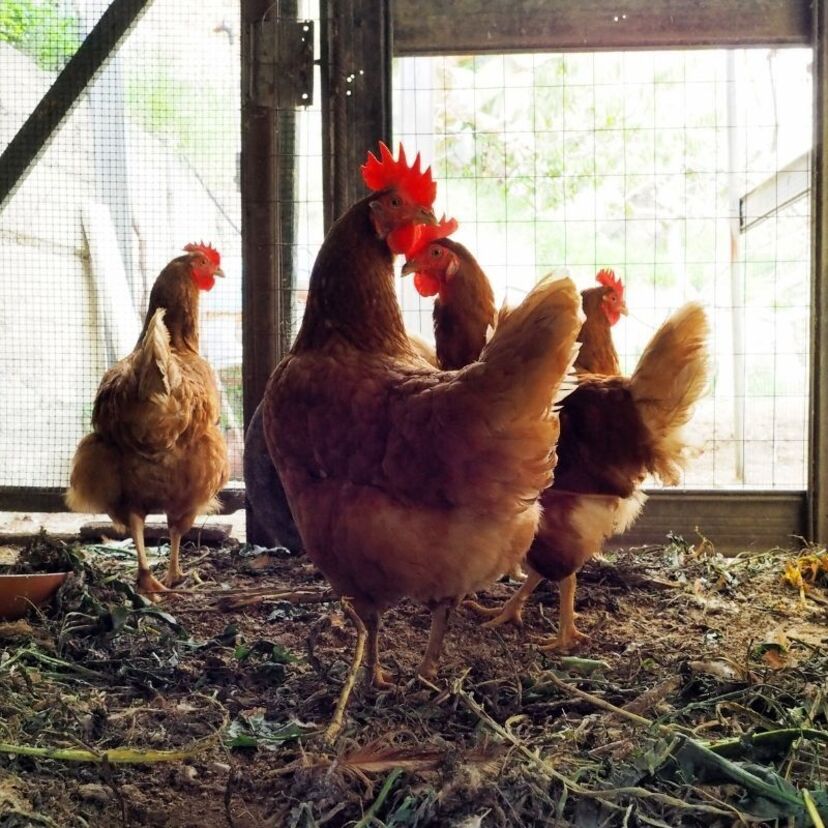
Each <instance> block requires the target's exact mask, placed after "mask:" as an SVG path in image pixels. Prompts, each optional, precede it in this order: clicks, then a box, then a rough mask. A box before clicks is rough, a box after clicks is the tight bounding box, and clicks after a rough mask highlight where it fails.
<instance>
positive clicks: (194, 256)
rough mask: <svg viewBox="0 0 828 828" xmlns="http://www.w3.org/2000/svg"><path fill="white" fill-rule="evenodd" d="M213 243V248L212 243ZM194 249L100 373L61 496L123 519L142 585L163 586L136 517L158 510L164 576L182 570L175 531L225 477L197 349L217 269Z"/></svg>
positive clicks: (203, 508)
mask: <svg viewBox="0 0 828 828" xmlns="http://www.w3.org/2000/svg"><path fill="white" fill-rule="evenodd" d="M213 252H214V251H213ZM215 255H216V260H215V261H213V260H211V259H210V258H209V257H208V256H206V255H205V254H204V253H203V252H200V250H199V249H196V250H194V251H193V252H190V253H188V254H187V255H185V256H179V257H178V258H176V259H174V260H173V261H172V262H170V263H169V264H168V265H167V266H166V267H165V268H164V270H163V271H162V272H161V274H160V275H159V276H158V278H157V280H156V282H155V285H154V286H153V289H152V292H151V294H150V303H149V309H148V311H147V316H146V319H145V322H144V328H143V330H142V331H141V335H140V336H139V338H138V343H137V344H136V346H135V349H134V350H133V351H132V353H131V354H129V355H128V356H126V357H124V359H122V360H120V361H119V362H117V363H116V364H115V365H114V366H113V367H112V368H110V369H109V370H108V371H107V372H106V374H104V376H103V379H102V380H101V384H100V386H99V388H98V393H97V396H96V397H95V405H94V409H93V413H92V428H93V432H92V433H91V434H88V435H87V436H86V437H84V438H83V439H82V440H81V442H80V444H79V445H78V448H77V450H76V452H75V457H74V459H73V461H72V471H71V478H70V485H69V489H68V491H67V493H66V502H67V504H68V505H69V507H70V508H71V509H74V510H75V511H80V512H95V513H97V512H104V513H106V514H108V515H109V516H110V518H112V520H113V521H114V522H115V523H116V524H117V525H118V526H122V527H129V529H130V531H131V533H132V535H133V539H134V541H135V546H136V549H137V550H138V560H139V571H138V582H139V589H140V591H142V592H144V593H146V594H152V593H155V592H160V591H163V590H164V585H163V584H161V583H160V582H158V581H157V580H156V579H155V578H154V577H153V575H152V573H151V572H150V571H149V567H148V564H147V561H146V555H145V551H144V541H143V525H144V520H145V519H146V516H147V515H148V514H149V513H150V512H164V513H166V515H167V522H168V525H169V528H170V567H169V571H168V574H167V579H166V580H167V585H168V586H169V585H172V584H173V583H175V582H176V581H177V580H180V579H181V577H182V575H181V571H180V569H179V566H178V550H179V545H180V542H181V536H182V535H183V534H184V533H185V532H187V530H188V529H189V528H190V527H191V526H192V524H193V521H194V520H195V517H196V515H198V514H201V513H205V512H210V511H213V510H214V509H215V508H216V506H217V502H216V495H217V493H218V492H219V490H220V489H221V487H222V486H223V485H224V484H225V483H226V482H227V477H228V471H229V466H228V461H227V448H226V445H225V442H224V437H223V436H222V434H221V431H220V430H219V427H218V419H219V396H218V391H217V389H216V385H215V380H214V377H213V373H212V370H211V368H210V366H209V365H208V363H207V361H206V360H205V359H203V358H202V357H201V356H200V355H199V353H198V345H199V341H198V294H199V287H198V284H201V285H202V286H205V285H207V284H209V285H210V286H212V282H211V281H210V280H211V279H212V275H223V274H221V271H220V269H219V268H218V261H217V254H215Z"/></svg>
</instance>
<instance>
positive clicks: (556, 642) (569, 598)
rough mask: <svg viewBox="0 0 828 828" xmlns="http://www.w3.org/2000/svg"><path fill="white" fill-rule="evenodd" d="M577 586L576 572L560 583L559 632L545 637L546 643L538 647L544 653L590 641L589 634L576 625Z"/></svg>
mask: <svg viewBox="0 0 828 828" xmlns="http://www.w3.org/2000/svg"><path fill="white" fill-rule="evenodd" d="M575 586H576V577H575V574H574V573H573V574H572V575H569V576H567V577H566V578H564V579H563V580H562V581H561V582H560V583H559V584H558V588H559V589H560V592H561V617H560V621H559V623H558V634H557V635H556V636H552V637H550V638H547V639H544V641H545V643H543V644H541V645H540V646H539V647H538V649H539V650H541V651H542V652H544V653H560V652H568V651H569V650H573V649H575V648H576V647H577V646H578V644H581V643H583V642H584V641H589V636H588V635H586V633H582V632H581V631H580V630H579V629H578V628H577V627H576V626H575Z"/></svg>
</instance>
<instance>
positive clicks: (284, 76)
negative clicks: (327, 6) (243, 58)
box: [249, 17, 314, 109]
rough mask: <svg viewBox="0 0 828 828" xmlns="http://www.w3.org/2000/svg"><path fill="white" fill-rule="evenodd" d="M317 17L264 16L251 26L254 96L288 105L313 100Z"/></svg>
mask: <svg viewBox="0 0 828 828" xmlns="http://www.w3.org/2000/svg"><path fill="white" fill-rule="evenodd" d="M313 25H314V24H313V21H312V20H293V19H289V18H279V17H273V18H269V19H268V18H264V19H262V20H260V21H258V22H257V23H254V24H253V25H252V26H251V27H250V28H251V31H250V40H251V42H252V43H253V49H252V54H251V60H252V67H251V69H252V71H251V72H250V93H249V94H250V97H251V99H252V100H253V102H254V103H255V104H256V105H257V106H266V107H271V108H273V109H286V108H290V107H295V106H310V105H311V104H312V103H313Z"/></svg>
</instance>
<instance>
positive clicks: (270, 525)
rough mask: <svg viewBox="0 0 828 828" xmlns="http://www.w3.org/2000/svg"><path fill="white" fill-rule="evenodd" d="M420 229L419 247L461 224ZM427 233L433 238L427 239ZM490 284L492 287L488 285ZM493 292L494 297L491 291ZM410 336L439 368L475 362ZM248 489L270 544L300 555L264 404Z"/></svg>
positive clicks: (255, 425)
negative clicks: (440, 354) (264, 419)
mask: <svg viewBox="0 0 828 828" xmlns="http://www.w3.org/2000/svg"><path fill="white" fill-rule="evenodd" d="M418 228H420V229H419V232H418V233H417V234H416V238H417V240H418V242H417V243H418V244H420V245H422V243H423V239H424V238H426V239H427V238H432V237H436V238H440V237H442V236H445V235H448V234H449V233H451V232H453V231H454V230H455V229H456V228H457V222H453V223H447V222H445V221H444V222H442V223H440V224H438V225H436V226H431V227H428V226H425V225H418ZM424 233H428V234H429V235H427V236H424ZM435 233H436V236H435V235H434V234H435ZM486 284H487V286H488V282H487V283H486ZM489 292H490V293H491V289H489ZM490 317H491V319H493V318H494V296H493V295H492V296H491V313H490ZM460 321H461V323H462V322H463V319H462V318H460ZM407 335H408V339H409V342H410V343H411V347H412V348H413V350H414V352H415V353H417V354H419V356H421V357H422V358H423V359H425V360H426V362H428V363H429V365H432V366H434V367H435V368H439V367H443V368H461V367H462V366H463V365H466V364H467V363H468V362H471V361H472V358H469V359H466V360H465V361H458V360H456V359H455V360H452V359H450V358H448V356H447V355H446V354H443V358H444V359H446V362H444V363H443V364H442V365H441V364H440V362H439V361H438V359H437V354H436V353H435V349H434V348H433V347H432V346H431V345H430V344H429V343H428V342H426V341H425V340H424V339H423V338H422V337H420V336H417V335H416V334H413V333H410V332H409V333H408V334H407ZM483 344H484V343H483V341H480V343H479V344H476V348H477V350H476V351H475V352H474V357H473V358H474V359H477V357H478V356H479V355H480V351H481V349H482V347H483ZM244 489H245V494H246V496H247V502H248V505H249V507H250V509H251V511H252V512H253V517H254V520H255V521H256V522H257V523H258V525H259V528H260V529H261V530H262V532H263V533H264V536H265V539H266V540H267V542H268V543H270V544H272V545H274V546H285V547H287V548H288V549H290V550H291V551H293V552H295V553H300V552H301V551H302V540H301V538H300V537H299V533H298V531H297V529H296V524H295V522H294V520H293V515H292V514H291V511H290V506H289V505H288V502H287V496H286V495H285V490H284V487H283V486H282V481H281V480H280V479H279V475H278V473H277V472H276V469H275V467H274V465H273V461H272V460H271V459H270V454H269V452H268V450H267V444H266V443H265V437H264V428H263V426H262V405H261V403H260V404H259V405H258V407H257V408H256V411H255V412H254V413H253V417H252V418H251V420H250V424H249V425H248V427H247V432H246V433H245V437H244Z"/></svg>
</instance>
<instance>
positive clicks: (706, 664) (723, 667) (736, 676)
mask: <svg viewBox="0 0 828 828" xmlns="http://www.w3.org/2000/svg"><path fill="white" fill-rule="evenodd" d="M687 666H688V667H689V668H690V669H691V670H692V671H693V672H694V673H706V674H707V675H709V676H715V677H716V678H719V679H723V680H724V681H739V680H741V679H742V678H743V676H742V674H741V672H740V671H739V670H736V668H735V667H733V665H731V664H728V662H726V661H688V662H687Z"/></svg>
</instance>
